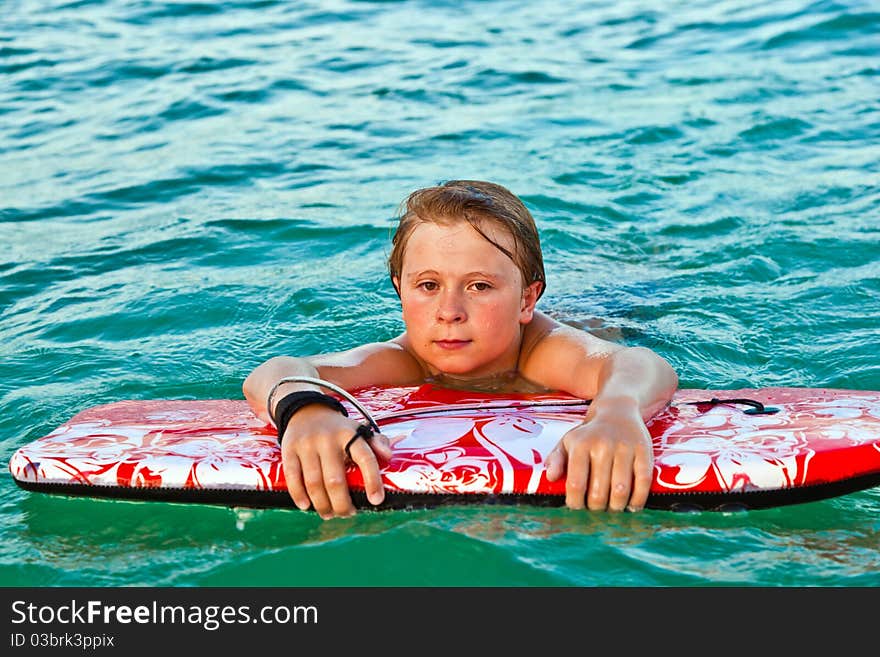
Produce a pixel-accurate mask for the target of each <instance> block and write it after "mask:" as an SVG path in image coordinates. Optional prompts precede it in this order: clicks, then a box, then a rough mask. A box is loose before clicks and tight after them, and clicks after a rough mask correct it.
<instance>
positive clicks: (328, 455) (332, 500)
mask: <svg viewBox="0 0 880 657" xmlns="http://www.w3.org/2000/svg"><path fill="white" fill-rule="evenodd" d="M358 425H359V423H358V422H357V421H356V420H354V419H352V418H348V417H346V416H344V415H342V414H341V413H339V412H337V411H334V410H333V409H330V408H327V407H326V406H322V405H320V404H310V405H309V406H305V407H303V408H302V409H300V410H299V411H297V413H296V414H295V415H294V416H293V417H292V418H291V419H290V423H289V424H288V425H287V430H286V431H285V432H284V436H283V438H282V441H281V463H282V466H283V468H284V478H285V480H286V481H287V490H288V491H289V492H290V496H291V497H292V498H293V502H294V504H296V506H297V507H298V508H300V509H302V510H303V511H305V510H306V509H308V508H309V506H314V508H315V511H317V512H318V514H319V515H320V516H321V518H323V519H324V520H328V519H330V518H334V517H344V516H351V515H354V513H355V508H354V504H352V501H351V494H350V492H349V490H348V483H347V481H346V478H345V471H346V468H347V467H348V462H347V458H346V455H345V446H346V444H348V441H350V440H351V438H352V436H354V435H355V432H356V431H357V428H358ZM349 453H350V454H351V460H352V462H354V463H355V464H356V465H357V466H358V467H359V468H360V470H361V476H362V477H363V480H364V487H365V489H366V494H367V499H368V500H369V501H370V503H371V504H374V505H375V504H381V503H382V501H383V500H384V499H385V488H384V487H383V485H382V478H381V476H380V474H379V468H380V464H384V463H387V462H388V461H389V460H390V459H391V444H390V443H389V441H388V438H387V437H386V436H384V435H382V434H374V435H373V437H372V438H371V439H370V440H369V442H368V441H366V440H364V439H363V438H358V439H357V440H355V441H354V442H353V443H352V445H351V447H350V448H349Z"/></svg>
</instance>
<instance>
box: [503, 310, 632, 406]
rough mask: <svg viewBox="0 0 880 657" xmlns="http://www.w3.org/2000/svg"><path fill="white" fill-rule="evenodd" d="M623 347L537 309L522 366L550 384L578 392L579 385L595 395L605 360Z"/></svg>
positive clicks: (528, 331) (531, 375)
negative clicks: (576, 389)
mask: <svg viewBox="0 0 880 657" xmlns="http://www.w3.org/2000/svg"><path fill="white" fill-rule="evenodd" d="M623 348H624V347H623V346H622V345H619V344H616V343H614V342H609V341H608V340H603V339H602V338H599V337H597V336H595V335H592V334H591V333H589V332H587V331H584V330H582V329H578V328H575V327H573V326H568V325H566V324H563V323H562V322H559V321H557V320H555V319H553V318H552V317H549V316H548V315H545V314H544V313H539V312H536V313H535V317H534V318H533V319H532V321H531V322H529V323H528V324H527V325H526V331H525V334H524V335H523V348H522V352H521V354H522V355H521V357H520V363H519V369H520V373H521V374H522V375H523V376H525V377H526V378H528V379H530V380H532V381H535V382H536V383H540V384H541V385H544V386H546V387H548V388H551V389H555V390H568V391H570V392H574V390H573V389H572V388H573V387H574V386H576V387H577V388H578V389H579V390H581V391H582V392H583V393H589V396H592V394H593V392H594V388H595V386H596V385H598V375H599V370H600V369H601V368H602V365H603V364H604V362H605V360H606V359H607V358H608V356H610V355H611V354H613V353H615V352H617V351H620V350H621V349H623Z"/></svg>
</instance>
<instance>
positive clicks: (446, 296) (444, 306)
mask: <svg viewBox="0 0 880 657" xmlns="http://www.w3.org/2000/svg"><path fill="white" fill-rule="evenodd" d="M437 319H438V320H439V321H441V322H452V323H455V322H463V321H464V320H465V319H467V313H466V312H465V310H464V304H463V303H462V299H461V295H459V294H457V293H456V292H453V291H447V292H444V293H443V294H441V295H440V299H439V304H438V306H437Z"/></svg>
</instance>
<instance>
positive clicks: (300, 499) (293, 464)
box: [281, 453, 311, 511]
mask: <svg viewBox="0 0 880 657" xmlns="http://www.w3.org/2000/svg"><path fill="white" fill-rule="evenodd" d="M281 467H282V468H283V470H284V481H285V482H286V483H287V492H288V493H290V497H291V498H292V499H293V503H294V504H296V506H297V508H298V509H300V510H301V511H306V510H308V508H309V507H310V506H311V501H310V500H309V495H308V493H307V492H306V487H305V485H304V484H303V479H302V467H301V466H300V463H299V458H297V456H296V454H292V453H291V454H290V455H289V456H287V458H282V459H281Z"/></svg>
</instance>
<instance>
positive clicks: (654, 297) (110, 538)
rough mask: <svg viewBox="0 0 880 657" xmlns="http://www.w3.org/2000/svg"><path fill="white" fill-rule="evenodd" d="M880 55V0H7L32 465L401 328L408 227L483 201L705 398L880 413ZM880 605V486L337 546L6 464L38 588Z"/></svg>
mask: <svg viewBox="0 0 880 657" xmlns="http://www.w3.org/2000/svg"><path fill="white" fill-rule="evenodd" d="M878 55H880V13H878V9H877V4H876V3H875V2H868V1H864V2H862V1H857V0H853V1H848V2H825V1H816V2H809V1H807V0H790V1H770V2H761V3H756V2H750V1H746V0H721V1H720V2H719V1H716V0H712V1H704V0H697V1H694V0H688V1H684V0H675V1H671V2H656V3H651V2H616V1H614V2H612V1H611V0H600V1H595V2H573V1H571V0H561V1H557V2H501V1H485V2H473V1H464V2H434V1H430V2H429V1H427V0H403V1H400V2H355V1H335V0H334V1H328V2H277V1H272V0H237V1H232V0H228V1H225V2H223V1H219V2H195V1H193V2H172V1H170V0H166V1H164V2H159V1H148V0H119V1H116V2H111V1H109V0H108V1H99V0H93V1H87V0H83V1H80V2H60V1H55V2H51V1H44V0H11V1H7V2H4V3H2V10H0V83H2V84H0V316H2V319H0V404H2V413H0V457H2V461H3V463H4V464H5V463H6V462H8V459H9V457H10V456H11V455H12V453H13V452H14V450H15V449H17V448H18V447H20V446H22V445H24V444H25V443H27V442H29V441H31V440H33V439H35V438H37V437H39V436H42V435H44V434H46V433H48V432H49V431H50V430H51V429H53V428H54V427H55V426H57V425H59V424H61V423H62V422H64V421H65V420H66V419H67V418H68V417H70V416H71V415H72V414H73V413H75V412H77V411H79V410H82V409H84V408H86V407H88V406H92V405H95V404H100V403H106V402H111V401H116V400H120V399H158V398H187V399H192V398H218V397H219V398H224V397H226V398H241V396H242V395H241V381H242V379H243V378H244V377H245V376H246V375H247V373H248V372H249V371H250V370H251V369H252V368H253V367H254V366H256V365H257V364H259V363H260V362H262V361H263V360H265V359H266V358H268V357H270V356H273V355H277V354H282V353H283V354H306V353H313V352H317V351H323V350H335V349H344V348H347V347H350V346H352V345H355V344H358V343H361V342H364V341H369V340H382V339H387V338H389V337H391V336H393V335H395V334H396V333H397V332H398V331H399V330H400V329H401V327H402V324H401V321H400V316H399V312H398V306H397V303H396V297H395V296H394V293H393V291H392V288H391V286H390V283H389V281H388V279H387V275H386V270H385V256H386V255H387V252H388V248H389V238H390V231H391V228H392V226H393V222H392V218H393V215H394V213H395V211H396V208H397V204H398V203H399V202H400V201H401V200H402V199H403V198H404V197H405V196H406V194H407V193H409V192H410V191H412V190H413V189H415V188H417V187H421V186H424V185H429V184H434V183H436V182H439V181H442V180H447V179H451V178H481V179H488V180H493V181H496V182H499V183H501V184H504V185H506V186H507V187H509V188H510V189H511V190H512V191H514V192H515V193H517V194H519V195H520V196H521V197H522V198H523V199H524V201H525V202H526V204H527V205H528V206H529V208H530V209H531V210H532V212H533V213H534V215H535V217H536V219H537V221H538V224H539V227H540V229H541V231H542V236H543V243H544V248H545V256H546V264H547V275H548V279H549V284H548V290H547V294H546V295H545V296H544V297H543V298H542V299H541V301H540V303H539V308H541V309H543V310H544V311H546V312H548V313H550V314H551V315H553V316H555V317H557V318H559V319H561V320H563V321H566V322H569V323H572V324H575V325H577V326H581V327H583V328H585V329H586V330H591V331H595V332H597V333H598V334H600V335H602V336H603V337H609V338H610V339H613V340H617V341H620V342H622V343H625V344H629V345H645V346H648V347H651V348H653V349H655V350H656V351H658V352H659V353H660V354H662V355H663V356H664V357H666V358H667V359H668V360H669V361H670V362H671V363H672V364H673V365H674V366H675V367H676V369H677V370H678V372H679V374H680V377H681V385H682V387H693V388H710V387H711V388H727V387H762V386H775V385H785V386H808V387H841V388H857V389H866V390H880V357H878V346H880V345H878V342H880V330H878V323H880V109H878V98H880V57H878ZM878 584H880V489H872V490H867V491H863V492H859V493H854V494H851V495H847V496H844V497H840V498H836V499H830V500H825V501H820V502H814V503H809V504H803V505H796V506H790V507H781V508H778V509H769V510H763V511H750V512H740V513H713V512H705V513H695V514H681V513H673V512H666V511H646V512H642V513H639V514H620V515H607V514H587V513H574V512H570V511H567V510H565V509H532V508H514V507H488V508H479V507H467V508H443V509H437V510H428V511H411V512H379V513H377V512H371V513H370V512H368V513H361V514H359V515H357V516H356V517H354V518H351V519H345V520H336V521H332V522H322V521H321V520H320V519H318V518H317V516H315V515H314V514H310V513H301V512H298V511H296V510H260V511H257V510H248V509H230V508H225V507H208V506H195V505H174V504H164V503H132V502H122V501H98V500H88V499H73V498H65V497H60V496H51V495H41V494H34V493H28V492H25V491H23V490H21V489H19V488H18V487H17V486H16V484H15V483H14V481H13V480H12V478H11V476H10V475H9V473H8V471H7V470H6V468H5V466H4V468H3V470H2V472H0V585H6V586H56V585H73V586H80V585H84V586H91V585H96V586H128V585H168V586H181V587H189V586H214V585H218V586H219V585H228V586H240V585H241V586H243V585H257V586H268V585H282V586H342V585H347V586H384V585H401V586H412V585H428V586H447V585H476V586H486V585H498V586H510V585H524V586H531V585H541V586H572V585H574V586H581V585H587V586H593V585H598V586H684V585H695V586H716V585H744V586H751V585H762V586H794V585H807V586H810V585H818V586H876V585H878Z"/></svg>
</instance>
